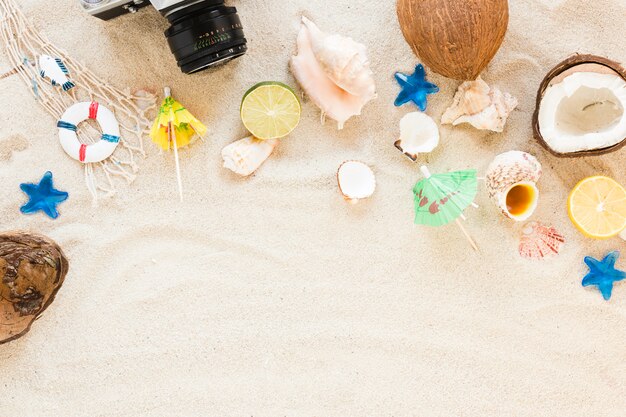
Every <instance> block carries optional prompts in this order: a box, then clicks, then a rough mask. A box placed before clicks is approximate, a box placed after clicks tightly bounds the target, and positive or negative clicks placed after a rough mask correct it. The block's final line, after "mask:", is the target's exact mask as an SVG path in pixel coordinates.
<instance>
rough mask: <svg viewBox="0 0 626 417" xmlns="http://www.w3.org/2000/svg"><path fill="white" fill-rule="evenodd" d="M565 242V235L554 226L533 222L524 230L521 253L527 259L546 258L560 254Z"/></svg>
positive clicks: (520, 247) (520, 245)
mask: <svg viewBox="0 0 626 417" xmlns="http://www.w3.org/2000/svg"><path fill="white" fill-rule="evenodd" d="M564 244H565V237H564V236H563V235H562V234H561V233H560V232H559V231H558V230H556V229H555V228H554V227H552V226H546V225H544V224H542V223H539V222H531V223H528V224H527V225H526V226H525V227H524V230H523V231H522V237H521V238H520V243H519V254H520V256H521V257H522V258H526V259H537V260H540V259H545V258H549V257H551V256H556V255H558V254H559V252H560V251H561V248H562V247H563V245H564Z"/></svg>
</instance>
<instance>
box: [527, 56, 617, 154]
mask: <svg viewBox="0 0 626 417" xmlns="http://www.w3.org/2000/svg"><path fill="white" fill-rule="evenodd" d="M580 71H584V72H599V73H603V74H613V75H615V74H617V75H619V76H620V77H622V78H623V79H624V80H626V69H625V68H624V67H623V66H622V65H621V64H620V63H619V62H615V61H612V60H610V59H608V58H604V57H601V56H596V55H583V54H575V55H572V56H570V57H569V58H567V59H566V60H565V61H563V62H561V63H560V64H558V65H557V66H556V67H554V68H553V69H552V70H551V71H550V72H548V74H547V75H546V76H545V78H544V79H543V81H542V82H541V85H540V86H539V91H538V92H537V101H536V105H535V113H534V114H533V131H534V136H535V139H537V141H539V143H540V144H541V145H542V146H543V147H544V148H545V149H546V150H547V151H548V152H550V153H551V154H552V155H555V156H558V157H562V158H576V157H583V156H595V155H603V154H607V153H610V152H615V151H616V150H618V149H620V148H621V147H622V146H624V145H626V138H624V140H622V141H621V142H620V143H618V144H615V145H613V146H610V147H608V148H602V149H594V150H591V151H579V152H568V153H560V152H556V151H554V150H553V149H552V148H550V146H549V145H548V144H547V143H546V141H545V140H544V139H543V136H542V135H541V130H540V129H539V108H540V106H541V101H542V99H543V95H544V94H545V92H546V90H547V89H548V87H550V86H551V85H554V84H558V83H559V82H561V81H563V79H564V78H565V77H567V76H568V75H571V74H573V73H575V72H580Z"/></svg>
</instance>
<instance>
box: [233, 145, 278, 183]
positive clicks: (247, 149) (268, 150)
mask: <svg viewBox="0 0 626 417" xmlns="http://www.w3.org/2000/svg"><path fill="white" fill-rule="evenodd" d="M276 145H278V139H268V140H261V139H257V138H255V137H254V136H249V137H247V138H244V139H240V140H238V141H236V142H233V143H231V144H230V145H228V146H226V147H225V148H224V149H222V158H223V159H224V168H228V169H230V170H231V171H233V172H234V173H236V174H239V175H241V176H244V177H247V176H248V175H251V174H252V173H253V172H254V171H256V170H257V169H258V168H259V167H260V166H261V165H263V162H265V160H266V159H267V158H269V157H270V155H271V154H272V152H273V151H274V148H275V147H276Z"/></svg>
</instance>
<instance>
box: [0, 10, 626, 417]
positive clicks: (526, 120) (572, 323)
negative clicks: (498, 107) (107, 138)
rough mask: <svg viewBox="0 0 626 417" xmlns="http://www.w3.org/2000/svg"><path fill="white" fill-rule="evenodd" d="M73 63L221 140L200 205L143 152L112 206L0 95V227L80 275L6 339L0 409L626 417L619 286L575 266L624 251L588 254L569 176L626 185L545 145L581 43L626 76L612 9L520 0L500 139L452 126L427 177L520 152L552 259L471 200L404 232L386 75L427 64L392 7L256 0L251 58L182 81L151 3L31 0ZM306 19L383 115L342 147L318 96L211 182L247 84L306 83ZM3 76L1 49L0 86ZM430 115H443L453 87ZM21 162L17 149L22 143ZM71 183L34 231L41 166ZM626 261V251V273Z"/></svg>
mask: <svg viewBox="0 0 626 417" xmlns="http://www.w3.org/2000/svg"><path fill="white" fill-rule="evenodd" d="M20 3H21V4H22V7H23V8H24V10H25V11H26V13H27V15H28V16H30V17H31V18H32V19H33V21H34V22H35V23H36V25H37V26H38V27H39V28H40V29H41V30H42V31H43V32H44V33H46V34H47V35H48V37H49V38H50V39H51V40H52V41H53V42H54V43H55V44H56V45H57V46H59V47H61V48H63V49H65V50H67V51H69V53H70V54H71V55H72V56H73V57H74V58H77V59H79V60H81V61H82V62H84V63H85V64H86V65H88V66H89V67H90V68H92V69H93V70H94V71H95V72H96V73H98V74H99V75H101V76H103V77H104V78H106V79H108V80H110V81H111V83H113V84H115V85H117V86H120V87H126V86H128V87H130V88H132V89H140V88H147V89H151V90H153V91H158V90H159V89H160V88H161V87H162V86H163V85H164V84H169V85H170V86H171V87H172V90H173V92H174V94H175V95H176V96H177V97H178V98H179V99H180V100H181V101H183V102H184V103H185V104H186V105H187V107H188V108H189V109H191V110H192V111H193V112H194V113H195V114H196V115H197V116H198V117H199V118H200V119H201V120H202V121H203V122H205V123H206V124H207V125H208V126H209V135H208V136H209V140H208V141H207V142H206V143H203V144H202V143H200V144H197V145H196V146H194V147H192V148H191V149H189V150H184V151H182V152H181V159H182V161H181V162H182V169H183V176H184V182H185V184H186V202H185V203H184V204H179V203H178V202H177V200H176V183H175V177H174V165H173V159H172V157H171V155H167V154H165V155H160V154H159V153H158V151H157V150H156V149H154V148H153V147H152V146H148V149H149V155H148V157H147V158H146V159H145V160H143V161H141V171H140V175H139V177H138V178H137V180H136V181H135V182H134V183H133V184H132V185H131V186H129V187H127V186H124V185H123V184H120V187H119V192H118V195H117V196H116V197H115V198H114V199H111V200H107V201H103V202H102V203H101V205H100V207H98V208H93V207H92V206H91V204H90V196H89V194H88V191H87V189H86V188H85V186H84V181H83V171H82V169H81V166H80V164H78V163H76V162H74V161H73V160H71V159H69V158H68V157H67V156H66V154H65V153H64V152H63V151H62V150H61V148H60V146H59V144H58V141H57V137H56V132H57V129H56V128H55V122H56V121H55V120H53V119H52V118H51V117H49V116H48V115H47V113H45V112H44V110H42V109H41V108H40V107H39V105H38V104H37V103H36V102H35V101H34V100H33V99H32V98H31V97H30V95H28V93H27V90H26V87H25V86H24V85H23V84H22V83H21V80H19V79H18V78H17V77H9V78H6V79H4V80H0V91H1V92H0V95H1V97H2V103H3V105H2V106H0V122H1V126H2V130H1V134H0V144H1V148H2V149H1V152H0V178H2V187H0V215H1V217H0V218H1V219H2V229H28V230H32V231H36V232H41V233H44V234H46V235H49V236H50V237H52V238H54V239H55V240H56V241H57V242H59V243H60V244H61V245H62V247H63V248H64V250H65V251H66V253H67V255H68V257H69V258H70V273H69V275H68V277H67V279H66V283H65V285H64V287H63V288H62V289H61V291H60V293H59V296H58V297H57V300H56V301H55V303H54V304H53V305H52V307H51V308H50V309H49V310H48V311H47V312H46V314H45V315H44V316H43V318H42V319H41V320H39V322H38V323H36V324H35V325H34V327H33V329H32V331H31V332H30V333H29V334H28V335H27V336H26V337H24V338H22V339H20V340H18V341H16V342H14V343H11V344H8V345H4V346H1V347H0V409H1V410H2V412H1V414H2V415H7V416H8V415H22V416H29V417H31V416H35V417H37V416H90V417H94V416H140V415H141V416H208V415H211V416H283V415H284V416H366V415H371V416H392V415H393V416H409V415H416V416H417V415H419V416H429V417H435V416H442V417H449V416H568V417H576V416H599V417H621V416H624V411H625V410H626V285H624V284H621V285H616V287H615V291H614V295H613V299H612V300H611V301H610V302H605V301H604V300H603V299H602V297H601V296H600V294H599V292H597V291H596V290H595V289H583V288H582V287H581V285H580V281H581V278H582V276H583V275H584V274H585V273H586V268H585V267H584V265H583V263H582V258H583V256H585V255H594V256H596V257H599V256H603V255H604V254H605V253H606V252H607V251H608V250H611V249H621V250H622V251H623V252H624V255H625V256H626V244H625V243H624V242H623V241H621V240H619V239H613V240H610V241H606V242H598V241H591V240H585V239H584V238H583V237H582V236H581V235H580V234H579V233H578V232H577V231H576V230H575V229H574V228H573V226H572V225H571V223H570V222H569V220H568V219H567V214H566V210H565V200H566V196H567V193H568V192H569V190H570V189H571V188H572V187H573V186H574V184H575V183H576V182H577V181H578V180H579V179H581V178H583V177H585V176H588V175H592V174H606V175H611V176H613V177H614V178H616V179H617V180H618V181H620V182H622V183H626V172H625V171H626V170H625V169H624V160H625V157H626V149H623V150H621V151H620V152H617V153H613V154H611V155H607V156H603V157H595V158H584V159H573V160H562V159H557V158H554V157H552V156H550V155H549V154H548V153H547V152H546V151H544V150H543V149H542V148H541V147H540V146H539V145H538V144H537V143H536V142H535V141H534V140H533V139H532V133H531V113H532V111H533V109H534V100H535V92H536V89H537V87H538V85H539V83H540V81H541V79H542V78H543V76H544V74H545V73H546V72H547V71H548V70H549V69H550V68H552V66H554V65H555V64H556V63H558V62H559V61H560V60H562V59H563V58H565V57H567V56H568V55H569V54H570V53H572V52H576V51H578V52H586V53H595V54H599V55H605V56H609V57H611V58H613V59H615V60H619V61H621V62H626V41H625V40H624V36H623V34H624V21H625V19H626V1H624V0H597V1H593V2H590V1H587V0H513V1H511V25H510V28H509V33H508V35H507V37H506V40H505V43H504V45H503V47H502V49H501V51H500V53H499V54H498V55H497V56H496V58H495V59H494V61H493V62H492V64H491V65H490V67H489V68H488V70H487V71H486V72H485V74H484V79H485V80H487V81H488V82H489V83H490V84H491V85H494V86H498V87H500V88H502V89H503V90H505V91H509V92H511V93H512V94H513V95H515V96H516V97H517V98H518V99H519V100H520V106H519V109H518V110H517V111H515V112H514V113H513V115H512V116H511V119H510V122H509V124H508V126H507V129H506V131H505V132H504V133H503V134H488V133H483V132H478V131H475V130H472V129H471V128H465V127H461V128H451V127H443V128H442V129H441V134H442V146H441V147H440V148H438V149H437V150H436V151H435V152H434V153H433V154H431V155H430V156H429V157H428V159H427V160H426V159H422V161H426V162H429V164H430V167H431V170H432V171H433V172H438V171H445V170H453V169H462V168H470V167H475V168H478V169H480V170H484V169H485V168H486V167H487V165H488V164H489V162H490V160H491V159H492V158H493V157H494V156H495V155H496V154H498V153H500V152H504V151H507V150H511V149H520V150H524V151H529V152H531V153H533V154H534V155H536V156H537V157H538V158H539V160H540V161H541V162H542V163H543V165H544V169H545V174H544V176H543V178H542V179H541V181H540V183H539V187H540V189H541V192H542V196H541V202H540V206H539V209H538V210H537V213H536V215H535V217H534V218H535V219H537V220H542V221H544V222H547V223H552V224H554V225H555V226H557V227H558V228H560V229H561V230H562V231H563V233H564V234H565V235H566V236H567V239H568V242H567V245H566V246H565V248H564V251H563V252H562V254H561V256H560V257H558V258H557V259H554V260H550V261H547V262H543V263H533V262H527V261H524V260H522V259H521V258H520V257H519V256H518V255H517V251H516V247H517V240H518V236H519V231H520V225H517V224H513V222H511V221H509V220H507V219H505V218H503V217H501V216H500V215H499V214H498V212H497V210H496V208H495V207H493V206H492V205H491V203H490V202H489V201H488V200H487V197H486V192H485V191H484V190H481V191H480V193H479V196H478V198H477V202H478V203H479V204H480V206H481V208H480V209H479V210H474V209H470V210H469V211H468V216H469V221H468V222H467V227H468V229H469V230H470V232H471V233H472V234H473V235H475V237H476V239H477V241H478V243H479V245H480V247H481V249H482V255H476V254H474V253H472V252H471V250H470V249H469V246H468V245H467V244H466V242H465V241H464V240H463V238H462V236H461V235H460V233H459V231H458V230H457V229H456V228H455V227H454V226H449V227H444V228H442V229H439V230H432V229H424V228H420V227H415V226H413V224H412V204H413V203H412V196H411V187H412V186H413V184H414V183H415V181H416V180H417V179H418V178H419V177H420V174H419V169H418V168H419V167H418V165H415V164H412V163H410V162H409V161H408V160H407V159H406V158H404V157H402V156H401V155H400V153H399V152H398V151H397V150H396V149H395V148H394V147H393V142H394V141H395V139H396V138H397V134H398V132H397V126H398V121H399V120H400V118H401V117H402V116H403V115H404V114H406V113H407V112H408V111H412V108H411V107H403V108H400V109H397V108H394V107H393V105H392V102H393V99H394V98H395V95H396V94H397V92H398V88H397V86H396V84H395V82H394V81H393V78H392V74H393V72H394V71H396V70H405V71H409V70H411V68H412V66H413V65H415V62H416V58H415V57H414V56H413V55H412V53H411V51H410V49H409V47H408V46H407V45H406V44H405V43H404V40H403V39H402V36H401V34H400V30H399V27H398V24H397V22H396V19H395V10H394V6H393V1H392V0H387V1H376V0H367V1H365V0H362V1H348V0H337V1H332V2H331V1H322V0H290V1H284V0H247V1H238V2H235V4H236V5H237V6H238V7H239V9H240V14H241V16H242V19H243V22H244V25H245V30H246V35H247V37H248V39H249V47H250V52H249V54H248V55H247V56H246V57H245V58H243V59H240V60H238V61H237V62H234V63H232V64H230V65H228V66H225V67H222V68H219V69H217V70H214V71H211V72H204V73H201V74H198V75H194V76H184V75H182V74H181V73H179V71H178V69H177V67H176V66H175V64H174V62H173V58H172V57H171V55H170V52H169V50H168V48H167V46H166V44H165V41H164V39H163V36H162V30H163V29H164V28H165V26H166V23H165V22H164V21H163V20H162V19H161V18H160V17H159V16H158V15H157V13H156V12H155V11H154V10H144V11H143V13H141V14H139V15H134V16H126V17H124V18H120V19H118V20H115V21H112V22H109V23H103V22H101V21H99V20H96V19H94V18H90V17H88V16H87V15H86V14H84V13H83V12H82V10H81V9H80V6H79V5H78V2H77V1H74V0H62V1H54V2H51V1H43V0H21V1H20ZM302 13H305V14H306V15H307V16H310V17H311V18H313V19H314V20H315V21H317V22H318V24H319V25H320V26H321V27H322V28H323V29H327V30H335V31H338V30H340V31H341V32H342V33H344V34H346V35H350V36H353V37H354V38H356V39H358V40H360V41H362V42H364V43H366V44H367V45H368V47H369V51H370V56H371V60H372V65H373V69H374V71H375V74H376V79H377V83H378V87H379V99H378V100H377V101H375V102H373V103H371V104H370V105H369V106H367V107H366V109H365V111H364V114H363V116H362V117H361V118H359V119H355V120H351V121H350V122H348V124H347V125H346V128H345V129H344V130H343V131H341V132H337V131H336V129H335V127H334V125H333V124H332V123H328V124H326V125H325V126H321V125H320V123H319V112H318V110H317V109H316V108H314V106H313V105H312V104H311V103H309V102H306V103H305V104H304V107H303V109H304V111H303V119H302V122H301V124H300V126H299V127H298V129H297V131H295V132H294V133H293V134H292V136H291V137H290V138H289V139H287V140H285V141H284V143H282V144H281V145H280V146H279V148H278V149H277V151H276V153H275V155H274V156H273V157H272V158H271V160H269V161H268V162H267V163H266V164H265V165H264V166H263V167H262V168H261V169H260V170H259V171H258V173H257V174H256V175H255V176H254V177H252V178H249V179H245V180H242V179H239V178H237V177H236V176H235V175H233V174H231V173H230V171H227V170H224V169H223V168H222V167H221V158H220V150H221V148H222V147H223V146H225V145H226V144H228V143H230V142H231V141H233V140H235V139H238V138H241V137H243V136H245V130H244V128H243V126H242V125H241V122H240V120H239V116H238V111H237V110H238V106H239V102H240V99H241V96H242V94H243V93H244V92H245V91H246V89H247V88H249V87H250V86H251V85H252V84H254V83H256V82H258V81H262V80H268V79H273V80H282V81H284V82H287V83H289V84H292V85H294V84H295V82H294V80H293V77H292V76H291V75H290V74H289V72H288V66H287V63H288V59H289V57H290V56H291V55H292V54H293V53H294V50H295V36H296V33H297V30H298V26H299V18H300V15H301V14H302ZM8 69H9V66H8V63H7V61H6V59H5V58H2V60H1V61H0V71H1V72H5V71H7V70H8ZM431 79H432V80H433V81H435V82H436V83H437V84H439V85H440V87H441V89H442V92H441V93H439V94H437V95H436V96H434V97H432V98H431V99H430V104H429V109H428V113H429V114H431V115H433V116H434V117H435V118H439V117H440V115H441V114H442V113H443V111H444V110H445V108H446V107H447V106H448V104H449V103H450V102H451V100H452V96H453V94H454V90H455V89H456V86H457V83H456V82H454V81H452V80H448V79H444V78H443V77H440V76H437V75H431ZM9 150H13V152H9ZM352 158H357V159H361V160H363V161H365V162H367V163H369V164H370V165H371V166H372V167H373V169H374V170H375V172H376V174H377V179H378V189H377V191H376V194H375V196H374V197H373V198H372V199H371V200H369V201H367V202H364V203H362V204H359V205H357V206H351V205H347V204H346V203H345V202H344V201H343V200H342V198H341V197H340V195H339V194H338V191H337V187H336V184H335V177H334V176H335V171H336V169H337V167H338V166H339V164H340V163H341V162H342V161H343V160H345V159H352ZM48 169H50V170H52V171H53V172H54V174H55V179H56V183H57V185H58V186H59V188H62V189H64V190H67V191H69V192H70V194H71V196H70V200H69V201H68V202H66V203H65V204H63V205H61V206H60V210H61V213H62V214H61V217H60V218H59V219H58V220H57V221H52V220H50V219H48V218H46V217H44V216H42V215H36V216H28V217H27V216H24V215H22V214H20V213H19V206H20V205H21V204H23V202H24V195H23V194H22V193H21V192H20V191H19V188H18V185H19V183H20V182H24V181H34V180H37V179H39V178H40V177H41V175H42V174H43V173H44V171H46V170H48ZM619 265H620V266H621V267H622V269H624V268H626V258H622V259H621V260H620V263H619Z"/></svg>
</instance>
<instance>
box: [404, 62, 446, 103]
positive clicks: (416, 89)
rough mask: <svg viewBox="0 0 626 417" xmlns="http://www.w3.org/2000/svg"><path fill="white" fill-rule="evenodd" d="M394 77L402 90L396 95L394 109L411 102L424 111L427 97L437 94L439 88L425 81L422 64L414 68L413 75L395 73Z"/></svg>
mask: <svg viewBox="0 0 626 417" xmlns="http://www.w3.org/2000/svg"><path fill="white" fill-rule="evenodd" d="M395 77H396V81H398V84H400V87H401V88H402V91H400V94H398V98H396V101H395V103H394V104H395V105H396V107H400V106H402V105H403V104H406V103H408V102H409V101H412V102H413V103H415V104H417V107H419V108H420V110H421V111H426V106H427V105H428V99H427V97H428V95H429V94H435V93H437V92H439V87H437V86H436V85H435V84H433V83H429V82H428V81H426V71H425V70H424V66H423V65H422V64H419V65H418V66H417V67H415V72H414V73H413V75H406V74H403V73H401V72H396V75H395Z"/></svg>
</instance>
